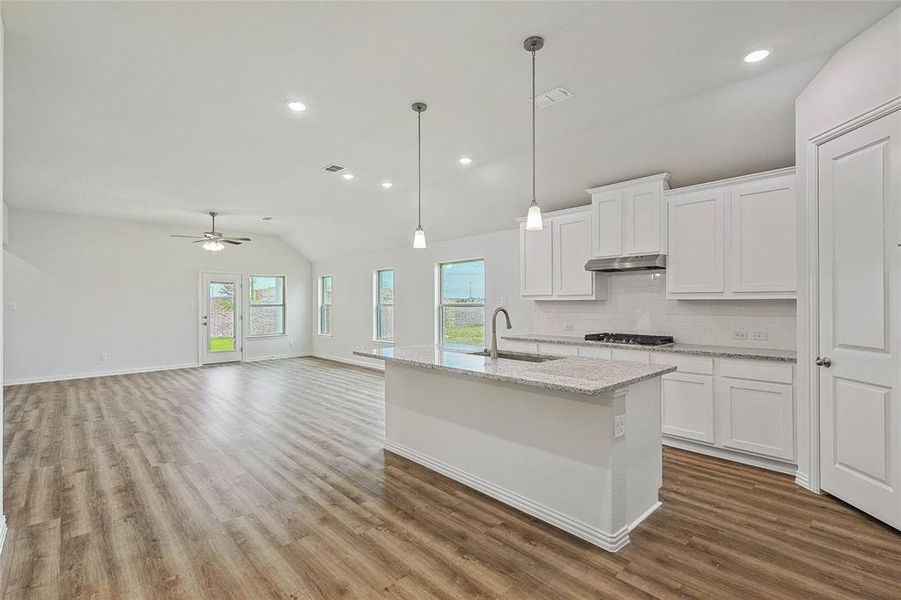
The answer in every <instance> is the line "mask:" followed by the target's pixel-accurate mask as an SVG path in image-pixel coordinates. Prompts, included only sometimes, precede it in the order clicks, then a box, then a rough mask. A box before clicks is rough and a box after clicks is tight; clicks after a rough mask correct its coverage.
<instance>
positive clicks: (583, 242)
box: [551, 211, 595, 297]
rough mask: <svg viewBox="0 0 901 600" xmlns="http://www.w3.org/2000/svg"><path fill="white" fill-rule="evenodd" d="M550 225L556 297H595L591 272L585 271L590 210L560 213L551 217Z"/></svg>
mask: <svg viewBox="0 0 901 600" xmlns="http://www.w3.org/2000/svg"><path fill="white" fill-rule="evenodd" d="M551 224H552V229H553V238H554V252H553V254H554V257H555V259H554V267H555V269H554V290H555V292H556V294H557V296H560V297H564V296H566V297H578V296H585V297H592V296H594V279H595V278H594V273H593V272H591V271H586V270H585V263H586V262H588V259H589V257H590V256H591V213H590V212H588V211H585V212H579V213H574V214H569V215H560V216H558V217H553V218H552V219H551Z"/></svg>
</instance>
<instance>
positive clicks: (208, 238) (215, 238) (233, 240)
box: [171, 211, 253, 252]
mask: <svg viewBox="0 0 901 600" xmlns="http://www.w3.org/2000/svg"><path fill="white" fill-rule="evenodd" d="M218 214H219V213H217V212H215V211H210V218H211V219H212V222H213V226H212V227H210V231H204V232H203V235H177V234H172V236H171V237H174V238H188V239H192V240H194V241H193V242H191V243H192V244H203V245H202V246H201V248H203V249H204V250H206V251H207V252H220V251H221V250H222V249H223V248H225V244H229V245H230V246H240V245H241V244H242V243H244V242H252V241H253V240H252V239H250V238H249V237H226V236H225V235H223V234H222V232H220V231H216V216H217V215H218Z"/></svg>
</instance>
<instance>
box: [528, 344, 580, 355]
mask: <svg viewBox="0 0 901 600" xmlns="http://www.w3.org/2000/svg"><path fill="white" fill-rule="evenodd" d="M538 354H556V355H558V356H578V355H579V347H578V346H570V345H568V344H538Z"/></svg>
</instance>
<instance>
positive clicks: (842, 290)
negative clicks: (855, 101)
mask: <svg viewBox="0 0 901 600" xmlns="http://www.w3.org/2000/svg"><path fill="white" fill-rule="evenodd" d="M817 159H818V191H819V286H820V289H819V302H820V307H819V318H820V321H819V329H820V339H819V347H820V357H821V358H820V359H818V365H819V384H820V476H821V487H822V488H823V489H824V490H825V491H827V492H829V493H830V494H834V495H835V496H837V497H839V498H841V499H842V500H845V501H846V502H848V503H849V504H853V505H854V506H856V507H858V508H860V509H861V510H863V511H865V512H867V513H869V514H871V515H873V516H874V517H876V518H878V519H881V520H883V521H885V522H886V523H889V524H891V525H893V526H895V527H898V528H901V492H899V487H901V401H899V399H898V376H899V375H898V372H899V364H898V363H899V361H898V356H899V353H898V345H899V343H901V335H899V326H898V319H899V311H898V308H899V302H901V294H899V292H901V290H899V285H898V281H899V268H901V261H899V252H901V250H899V248H898V244H899V242H901V237H899V223H898V219H899V213H901V211H899V204H901V114H899V113H897V112H896V113H892V114H890V115H888V116H886V117H883V118H881V119H879V120H878V121H874V122H873V123H870V124H868V125H865V126H863V127H860V128H858V129H855V130H853V131H851V132H849V133H847V134H845V135H843V136H841V137H839V138H836V139H834V140H832V141H830V142H827V143H825V144H823V145H821V146H820V147H819V153H818V157H817ZM827 359H828V360H827Z"/></svg>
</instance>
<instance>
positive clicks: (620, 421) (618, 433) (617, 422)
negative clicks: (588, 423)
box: [613, 415, 626, 440]
mask: <svg viewBox="0 0 901 600" xmlns="http://www.w3.org/2000/svg"><path fill="white" fill-rule="evenodd" d="M624 437H626V415H616V418H614V419H613V439H615V440H618V439H620V438H624Z"/></svg>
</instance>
